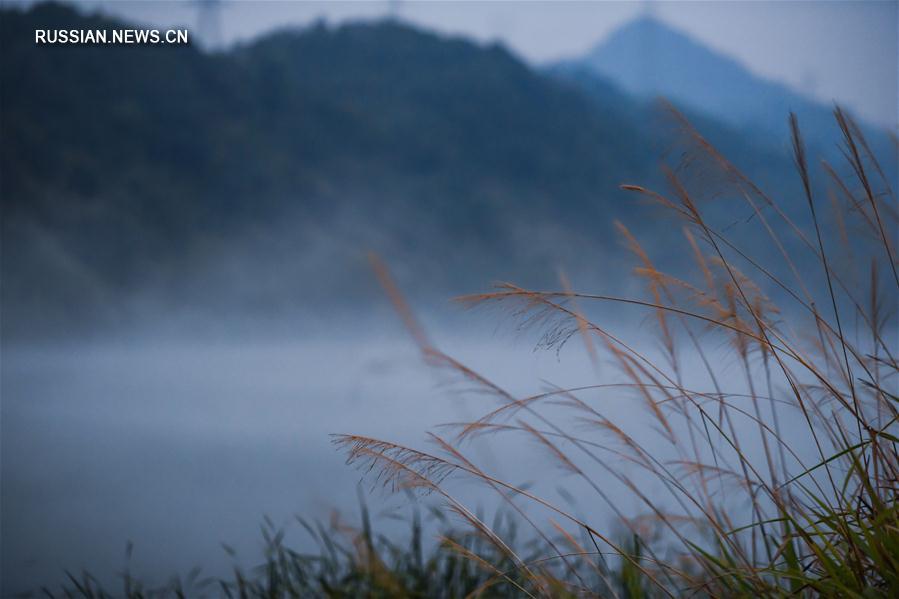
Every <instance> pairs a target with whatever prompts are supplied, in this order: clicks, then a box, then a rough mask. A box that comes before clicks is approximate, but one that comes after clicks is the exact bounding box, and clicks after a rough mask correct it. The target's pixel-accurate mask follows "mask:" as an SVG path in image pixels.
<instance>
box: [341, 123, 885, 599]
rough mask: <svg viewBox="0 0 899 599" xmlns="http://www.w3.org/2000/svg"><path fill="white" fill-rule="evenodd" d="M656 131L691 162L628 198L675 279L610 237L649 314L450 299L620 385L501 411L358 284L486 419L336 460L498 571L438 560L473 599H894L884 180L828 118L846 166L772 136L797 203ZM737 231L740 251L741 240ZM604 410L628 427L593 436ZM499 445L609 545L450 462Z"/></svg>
mask: <svg viewBox="0 0 899 599" xmlns="http://www.w3.org/2000/svg"><path fill="white" fill-rule="evenodd" d="M671 111H672V114H673V116H674V118H675V120H676V122H677V123H678V126H679V127H680V128H681V130H682V131H683V134H684V140H685V143H686V144H687V145H688V149H689V151H688V152H687V153H685V154H684V156H685V158H684V159H683V160H682V161H681V163H680V164H678V165H676V166H674V167H671V168H666V169H665V175H666V178H667V183H668V185H667V189H666V190H665V191H663V192H657V191H652V190H649V189H645V188H643V187H640V186H637V185H624V186H623V188H624V189H626V190H629V191H631V192H633V193H634V194H637V195H638V196H639V197H640V198H642V199H644V200H649V201H650V202H651V203H654V204H656V205H658V206H660V207H661V208H662V209H664V210H665V211H666V212H667V213H668V214H669V215H670V217H672V218H673V219H674V220H675V221H677V222H679V223H680V226H681V227H682V229H683V245H682V246H681V247H680V248H678V249H674V248H672V247H667V248H665V254H666V257H670V256H673V255H679V256H682V257H683V258H682V259H680V260H676V261H672V260H668V262H673V263H675V266H674V268H673V270H671V269H669V271H663V270H662V269H660V268H658V267H657V266H656V264H655V263H654V261H653V259H652V257H651V255H650V253H649V252H648V251H647V250H646V249H644V247H643V246H642V245H641V244H640V242H639V241H638V239H637V238H636V236H635V235H633V234H631V232H630V231H629V229H628V228H627V227H626V226H625V225H624V224H618V229H619V231H620V233H621V235H622V237H623V239H624V240H625V242H626V244H627V245H628V247H629V248H630V249H631V250H632V252H633V254H634V255H635V257H636V260H637V262H638V267H637V268H636V271H635V276H637V277H640V278H641V279H642V280H643V281H644V282H645V285H646V289H647V295H646V296H643V297H619V296H612V295H602V294H592V293H584V292H580V291H575V290H573V289H572V288H571V286H570V285H569V284H568V282H567V281H565V280H564V279H563V281H562V284H561V288H560V289H559V290H557V291H536V290H531V289H524V288H521V287H518V286H515V285H513V284H502V285H499V286H498V287H497V288H496V289H495V290H494V291H492V292H489V293H484V294H479V295H474V296H470V297H464V298H461V301H462V302H463V303H465V304H469V305H494V304H495V305H498V306H500V308H501V309H506V310H509V311H510V312H511V313H513V314H515V315H516V316H518V317H519V318H521V320H522V322H523V323H525V324H528V325H533V326H539V327H542V329H541V330H542V335H543V337H542V343H543V345H545V346H547V347H560V346H561V345H563V344H565V343H566V342H567V341H569V340H572V339H580V340H581V341H582V343H583V345H584V347H585V351H587V352H588V354H589V356H590V358H591V360H592V362H593V363H594V364H596V365H597V366H598V367H599V366H601V365H603V364H605V363H606V362H612V363H613V364H614V365H615V367H616V369H617V376H618V379H616V382H615V383H610V382H601V383H597V384H595V385H593V386H590V387H579V388H576V389H575V388H555V389H551V390H549V391H546V392H541V393H537V394H534V395H530V396H525V397H520V396H515V395H513V394H512V393H510V392H508V391H506V390H505V389H503V388H502V387H500V386H499V385H497V384H495V383H494V382H492V381H491V380H489V379H488V378H486V377H484V376H483V375H481V374H479V373H478V372H477V371H476V370H474V369H472V368H470V367H468V366H466V365H464V364H462V363H460V362H459V361H457V360H455V359H453V358H452V357H450V356H449V355H447V354H445V353H444V352H442V351H441V350H439V349H438V348H436V347H435V346H434V345H433V344H432V343H431V342H430V341H429V340H428V338H427V337H426V335H425V334H424V332H423V331H422V330H421V328H420V327H419V326H418V324H417V323H416V321H415V319H414V317H413V315H412V313H411V311H410V310H409V309H408V307H407V306H406V304H405V303H404V301H403V298H402V296H401V295H400V293H399V291H398V290H397V289H396V287H395V285H394V284H393V282H392V280H391V279H390V276H389V273H388V272H387V270H386V269H385V268H384V267H383V266H382V265H380V264H378V263H377V262H376V269H377V270H378V272H379V276H380V278H381V280H382V283H383V284H384V286H385V288H386V289H387V291H388V293H389V294H390V295H391V297H392V299H393V301H394V303H395V305H396V307H397V308H398V310H399V313H400V314H401V315H402V317H403V318H404V320H405V322H406V325H407V327H408V328H409V329H410V331H411V332H412V333H413V336H414V337H415V339H416V342H417V343H418V345H419V346H420V348H421V350H422V352H423V354H424V356H425V357H426V359H427V360H428V361H429V362H430V363H431V364H432V365H434V366H435V367H439V368H443V369H447V370H449V371H450V372H453V373H455V374H457V375H458V376H460V377H462V378H463V379H465V380H466V381H468V382H469V384H473V385H474V386H476V387H477V388H479V389H480V390H482V391H484V392H486V393H487V394H489V395H490V396H492V397H493V398H494V399H495V400H496V402H497V403H496V406H495V407H493V408H492V409H490V410H489V411H486V413H484V415H483V416H481V417H480V418H478V419H476V420H474V421H472V422H467V423H462V424H457V425H453V426H452V427H451V433H452V434H451V435H446V434H439V435H438V434H434V433H431V434H430V435H429V438H430V441H431V442H432V448H429V449H428V450H427V451H425V450H423V449H420V448H414V447H406V446H402V445H398V444H396V443H392V442H390V441H386V440H379V439H372V438H367V437H362V436H357V435H339V436H336V437H335V442H336V444H337V445H339V446H340V447H342V448H343V449H344V450H345V451H346V452H347V455H348V460H349V462H351V463H355V464H357V465H360V466H363V467H365V468H369V469H370V471H371V472H372V473H373V474H372V476H374V477H375V478H376V480H377V481H378V482H379V483H382V484H384V485H387V486H389V487H392V488H397V489H415V490H421V491H423V492H427V493H430V494H432V495H435V496H437V497H439V498H440V499H441V500H442V502H443V503H444V504H445V506H446V509H447V510H449V511H451V512H453V513H455V514H457V515H458V516H459V517H460V518H462V519H463V521H464V522H465V523H467V525H468V526H469V527H470V529H471V531H472V533H473V534H476V535H479V536H480V537H482V538H483V539H484V541H485V542H486V543H489V544H490V545H491V546H492V547H493V548H495V550H496V551H497V552H498V554H499V555H502V556H503V560H504V561H506V562H507V563H509V564H512V566H513V567H512V568H511V569H510V568H507V567H505V566H501V565H499V564H491V563H483V560H479V559H478V558H477V557H472V556H470V555H468V553H467V551H466V550H465V549H464V548H453V547H452V546H451V545H449V546H448V548H450V549H455V550H456V551H457V552H458V553H459V555H460V556H461V557H463V558H469V559H472V560H473V561H474V562H476V563H477V564H478V565H479V566H480V567H483V568H486V569H487V570H488V571H490V572H491V575H490V577H489V579H488V580H487V581H486V582H485V583H484V584H483V585H481V586H480V587H479V588H478V589H476V590H475V591H474V593H473V594H474V595H478V594H480V593H483V592H488V591H489V590H490V589H496V588H499V587H505V588H510V589H513V590H514V593H516V594H520V595H522V596H529V597H540V596H565V595H576V596H591V595H596V596H617V597H644V596H646V597H656V596H658V597H663V596H668V597H673V596H708V597H730V596H749V595H762V596H785V595H802V596H812V595H826V596H840V597H843V596H845V597H870V596H890V597H899V513H897V504H896V500H897V491H899V453H897V442H899V439H897V435H899V423H897V419H899V411H897V408H899V397H897V392H896V388H897V376H896V375H897V370H899V363H897V359H896V352H897V349H899V348H897V341H899V340H897V334H899V332H897V331H899V330H897V323H896V314H895V309H896V301H897V297H899V295H897V292H899V276H897V253H896V247H895V243H896V231H897V214H899V213H897V203H896V196H895V195H894V192H893V190H892V189H891V186H890V183H889V181H888V178H887V176H885V174H884V170H883V169H882V168H881V165H880V164H879V163H878V162H877V160H876V158H875V157H874V156H873V155H872V153H871V151H870V149H869V146H868V144H867V143H866V141H865V139H864V137H863V136H862V134H861V132H860V130H859V128H858V127H857V126H856V125H855V123H854V122H853V121H852V119H851V118H850V117H849V116H848V115H847V114H845V113H844V112H843V111H842V110H840V109H839V108H837V109H835V111H834V117H835V119H836V122H837V125H838V126H839V128H840V131H841V133H842V140H841V144H842V149H843V153H844V155H845V159H846V164H845V165H830V164H823V163H822V164H820V165H817V164H810V163H809V157H808V156H807V152H806V148H805V146H804V144H803V140H802V136H801V132H800V128H799V126H798V123H797V120H796V118H795V117H794V116H792V115H791V117H790V125H791V130H792V154H793V158H794V161H795V166H796V172H797V180H798V182H799V184H800V185H799V186H798V192H797V193H798V195H797V194H794V193H786V192H781V193H780V194H777V193H772V194H768V193H766V192H764V191H763V190H762V189H761V188H760V187H758V186H756V185H754V184H753V183H752V182H750V181H749V180H748V179H747V177H745V176H744V175H743V174H742V172H741V171H740V170H739V169H738V168H737V167H736V166H735V165H734V164H732V163H731V162H729V161H728V160H727V159H726V158H725V157H724V156H722V155H721V154H720V153H719V152H718V151H717V150H716V149H715V148H714V147H713V146H712V145H711V144H710V143H708V142H707V141H706V140H705V139H704V138H703V137H702V136H701V135H700V134H699V133H698V132H697V131H695V130H694V129H693V128H692V127H691V126H690V125H689V123H687V122H686V120H684V119H683V117H681V116H680V115H679V114H678V113H677V112H676V111H674V110H673V109H671ZM816 179H817V180H816ZM710 186H711V187H712V189H710ZM779 195H784V196H786V197H778V196H779ZM726 201H730V202H731V204H728V205H724V206H723V205H722V202H726ZM738 217H739V218H738ZM734 219H736V222H739V223H740V226H739V227H734V226H733V225H731V224H728V221H734ZM748 227H753V229H752V230H753V231H754V237H751V238H748V239H747V238H746V235H743V237H742V238H741V237H740V235H738V232H740V231H745V230H746V229H747V228H748ZM684 263H689V264H691V265H692V266H690V267H688V268H685V267H683V264H684ZM608 304H615V305H623V306H627V307H630V308H632V309H634V310H637V311H642V312H644V313H645V314H646V315H650V316H652V322H653V324H654V326H655V329H656V332H657V333H658V338H659V341H660V344H659V345H658V346H657V347H656V346H654V347H645V346H644V345H643V344H642V342H641V341H640V339H637V340H633V341H629V340H628V338H627V337H626V335H621V334H618V333H616V331H615V330H614V329H615V327H614V323H607V322H604V321H603V319H602V315H601V314H600V316H599V317H593V316H591V315H592V314H596V313H597V308H596V306H603V305H608ZM687 364H691V365H698V369H699V371H700V374H696V373H693V372H688V368H687ZM691 368H692V366H691ZM621 397H624V398H626V399H627V400H628V401H633V402H637V403H639V404H640V405H641V406H642V407H643V409H644V410H645V414H646V417H645V418H644V419H642V421H641V422H639V423H637V424H636V425H635V423H634V419H633V418H631V419H628V420H627V421H616V419H615V418H613V417H611V416H609V413H610V410H609V407H610V406H611V403H610V402H611V401H613V400H615V399H617V398H621ZM559 406H561V408H560V407H559ZM635 427H638V428H639V430H637V429H635ZM508 435H519V436H524V437H527V438H529V439H531V440H533V441H534V442H536V445H537V446H538V447H539V448H540V449H541V450H542V451H544V452H545V453H548V454H549V455H550V456H551V459H552V460H554V461H555V462H556V463H558V464H559V465H560V466H561V467H562V468H563V469H564V470H565V471H566V472H567V473H568V474H569V475H570V476H572V477H574V478H575V479H578V480H579V482H578V483H577V488H578V489H587V493H589V494H590V495H591V497H590V498H589V499H586V500H587V501H591V502H593V501H600V502H603V503H604V504H605V505H606V510H605V511H606V512H608V513H610V514H613V515H614V516H615V518H616V520H617V522H614V523H610V522H608V521H601V522H595V521H588V519H587V518H585V517H582V516H579V515H577V514H576V513H575V512H574V510H572V509H571V508H568V507H566V506H565V505H561V504H560V502H558V501H556V500H554V499H551V498H550V497H549V496H548V495H547V496H545V495H542V494H541V493H540V492H539V491H537V490H534V489H531V488H522V487H521V486H517V485H516V484H514V483H512V482H510V481H509V480H505V479H503V478H501V477H500V476H499V475H497V474H495V473H492V472H490V471H488V470H487V469H485V468H484V467H482V466H480V465H479V464H478V463H476V461H475V460H474V459H472V458H470V457H468V455H467V453H466V442H468V441H469V440H473V439H475V438H480V439H481V441H486V442H489V443H501V442H503V439H504V438H505V437H506V436H508ZM553 476H555V474H554V472H553V471H552V470H549V469H547V470H546V471H545V472H542V473H540V474H538V478H552V477H553ZM454 478H463V479H472V480H475V481H478V482H480V483H483V484H484V485H486V486H487V487H488V488H490V489H492V490H494V491H495V492H496V494H497V496H498V497H499V498H500V500H501V501H503V502H505V503H506V504H507V505H508V508H509V509H510V510H511V511H512V512H514V513H515V514H517V517H518V519H519V521H520V523H521V525H522V526H526V527H528V528H529V529H531V530H532V536H533V538H535V539H538V540H539V542H540V546H541V547H542V554H541V555H538V556H525V555H521V554H520V553H518V552H517V551H516V549H515V548H514V544H513V543H512V542H510V541H509V539H507V538H505V536H504V533H503V531H502V530H497V529H496V528H494V527H492V526H491V525H490V524H489V523H487V522H485V521H483V520H482V519H481V518H480V517H479V516H478V515H477V514H476V513H475V512H474V511H473V510H472V509H471V507H470V506H467V505H466V504H465V503H464V502H463V501H462V500H461V499H459V498H458V497H457V496H456V495H455V494H454V492H453V484H452V483H451V479H454ZM613 488H617V489H623V490H624V493H625V496H626V497H627V498H628V499H627V501H625V502H622V501H621V500H620V495H615V496H613V494H612V491H611V489H613ZM650 488H652V489H654V491H652V492H650V491H649V489H650ZM659 490H661V492H660V491H659ZM616 497H619V498H618V499H616ZM621 531H624V532H623V533H622V532H621Z"/></svg>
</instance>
